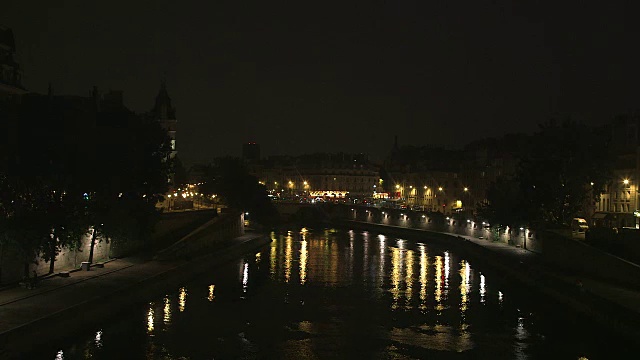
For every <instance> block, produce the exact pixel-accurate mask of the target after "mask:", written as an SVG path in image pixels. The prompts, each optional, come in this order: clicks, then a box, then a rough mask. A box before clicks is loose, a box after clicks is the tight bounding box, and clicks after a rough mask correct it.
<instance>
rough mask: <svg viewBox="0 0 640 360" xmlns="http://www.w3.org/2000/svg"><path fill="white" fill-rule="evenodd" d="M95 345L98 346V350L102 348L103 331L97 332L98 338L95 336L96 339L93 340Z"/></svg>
mask: <svg viewBox="0 0 640 360" xmlns="http://www.w3.org/2000/svg"><path fill="white" fill-rule="evenodd" d="M93 343H94V344H95V345H96V347H97V348H101V347H102V329H100V330H98V331H97V332H96V336H95V339H93Z"/></svg>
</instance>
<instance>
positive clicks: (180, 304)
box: [178, 287, 187, 312]
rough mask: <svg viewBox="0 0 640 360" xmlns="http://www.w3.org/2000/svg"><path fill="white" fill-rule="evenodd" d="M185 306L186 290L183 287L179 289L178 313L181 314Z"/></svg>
mask: <svg viewBox="0 0 640 360" xmlns="http://www.w3.org/2000/svg"><path fill="white" fill-rule="evenodd" d="M186 305H187V289H186V288H184V287H181V288H180V293H179V295H178V310H180V312H183V311H184V308H185V306H186Z"/></svg>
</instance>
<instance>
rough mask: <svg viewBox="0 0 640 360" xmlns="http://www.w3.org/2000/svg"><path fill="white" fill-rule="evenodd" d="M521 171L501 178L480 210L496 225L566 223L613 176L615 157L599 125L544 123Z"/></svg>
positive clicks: (556, 224) (582, 211) (568, 122)
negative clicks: (597, 129) (613, 158)
mask: <svg viewBox="0 0 640 360" xmlns="http://www.w3.org/2000/svg"><path fill="white" fill-rule="evenodd" d="M531 140H532V141H531V143H530V144H531V145H530V146H529V148H528V149H527V151H526V152H525V153H524V154H523V155H522V158H521V160H520V164H519V166H518V169H517V171H516V174H515V175H514V176H513V177H512V178H511V179H505V178H500V179H498V180H497V181H496V182H494V184H492V186H491V187H490V190H489V192H488V196H487V198H488V204H485V205H484V206H482V207H481V208H480V209H479V212H480V214H481V215H482V216H484V217H486V218H487V219H490V221H491V222H492V223H500V224H506V225H509V226H522V225H527V226H531V225H533V224H536V225H542V224H544V225H546V226H566V225H568V224H569V222H570V221H571V219H572V218H573V217H575V216H576V215H581V214H584V213H585V212H586V211H587V210H586V209H585V204H594V203H595V201H597V200H598V197H599V195H600V191H598V190H599V189H602V188H603V186H604V185H605V184H606V183H607V182H608V181H609V180H610V179H611V173H612V170H611V166H612V156H611V154H610V152H609V150H608V147H607V144H606V143H604V142H603V141H601V139H600V136H599V134H598V133H597V131H596V130H595V129H593V128H590V127H588V126H586V125H584V124H582V123H579V122H576V121H572V120H570V119H567V120H565V121H563V122H562V123H558V122H557V121H554V120H551V121H548V122H546V123H544V124H541V126H540V131H539V132H537V133H536V134H534V136H533V137H532V139H531Z"/></svg>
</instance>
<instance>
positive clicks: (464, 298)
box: [460, 260, 471, 320]
mask: <svg viewBox="0 0 640 360" xmlns="http://www.w3.org/2000/svg"><path fill="white" fill-rule="evenodd" d="M470 271H471V268H470V267H469V263H468V262H466V261H464V260H462V261H460V313H461V315H462V319H463V320H464V319H465V312H466V311H467V308H468V305H469V274H470Z"/></svg>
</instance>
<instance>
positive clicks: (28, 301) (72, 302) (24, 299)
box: [0, 233, 264, 358]
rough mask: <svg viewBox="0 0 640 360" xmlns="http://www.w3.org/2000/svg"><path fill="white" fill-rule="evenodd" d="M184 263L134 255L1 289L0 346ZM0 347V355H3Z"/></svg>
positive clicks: (229, 245) (233, 242)
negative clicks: (30, 285)
mask: <svg viewBox="0 0 640 360" xmlns="http://www.w3.org/2000/svg"><path fill="white" fill-rule="evenodd" d="M263 236H264V235H263V234H257V233H245V235H243V236H240V237H237V238H234V239H230V240H228V241H225V242H222V243H220V245H219V246H218V247H216V248H215V249H213V254H212V255H213V256H215V254H217V253H225V252H228V251H229V250H231V249H233V248H237V247H241V246H242V245H243V244H244V245H246V244H248V243H250V242H251V241H253V240H255V239H257V238H262V237H263ZM209 256H211V255H209ZM185 263H187V261H185V260H180V261H171V262H167V261H157V260H149V259H145V258H136V257H130V258H122V259H113V260H111V261H108V262H105V263H104V264H103V267H98V266H92V267H91V268H90V270H89V271H82V270H78V271H72V272H70V273H69V277H60V276H50V277H48V278H44V279H41V280H39V281H38V282H37V285H36V287H35V288H34V289H27V288H23V287H19V286H16V287H11V288H4V289H3V290H1V291H0V348H2V345H4V341H1V340H2V339H5V338H6V337H7V335H11V333H12V332H14V333H21V332H22V333H24V332H27V333H28V331H26V330H24V329H26V328H30V326H31V327H33V325H34V324H39V323H40V322H41V321H42V320H46V319H47V318H49V317H53V316H54V315H56V314H59V313H63V312H65V311H67V310H69V309H73V308H74V307H81V306H86V305H87V302H91V301H96V300H97V301H99V300H100V299H102V298H104V297H105V296H106V295H109V294H116V293H118V292H120V291H123V289H130V288H131V287H132V286H136V285H137V284H141V283H144V282H145V281H146V280H149V279H152V278H154V277H157V276H159V275H161V274H164V273H167V272H171V271H172V270H174V269H176V268H178V267H180V266H182V265H184V264H185ZM16 330H18V331H16ZM20 330H24V331H20ZM1 350H2V349H0V358H2V357H3V356H2V351H1Z"/></svg>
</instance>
